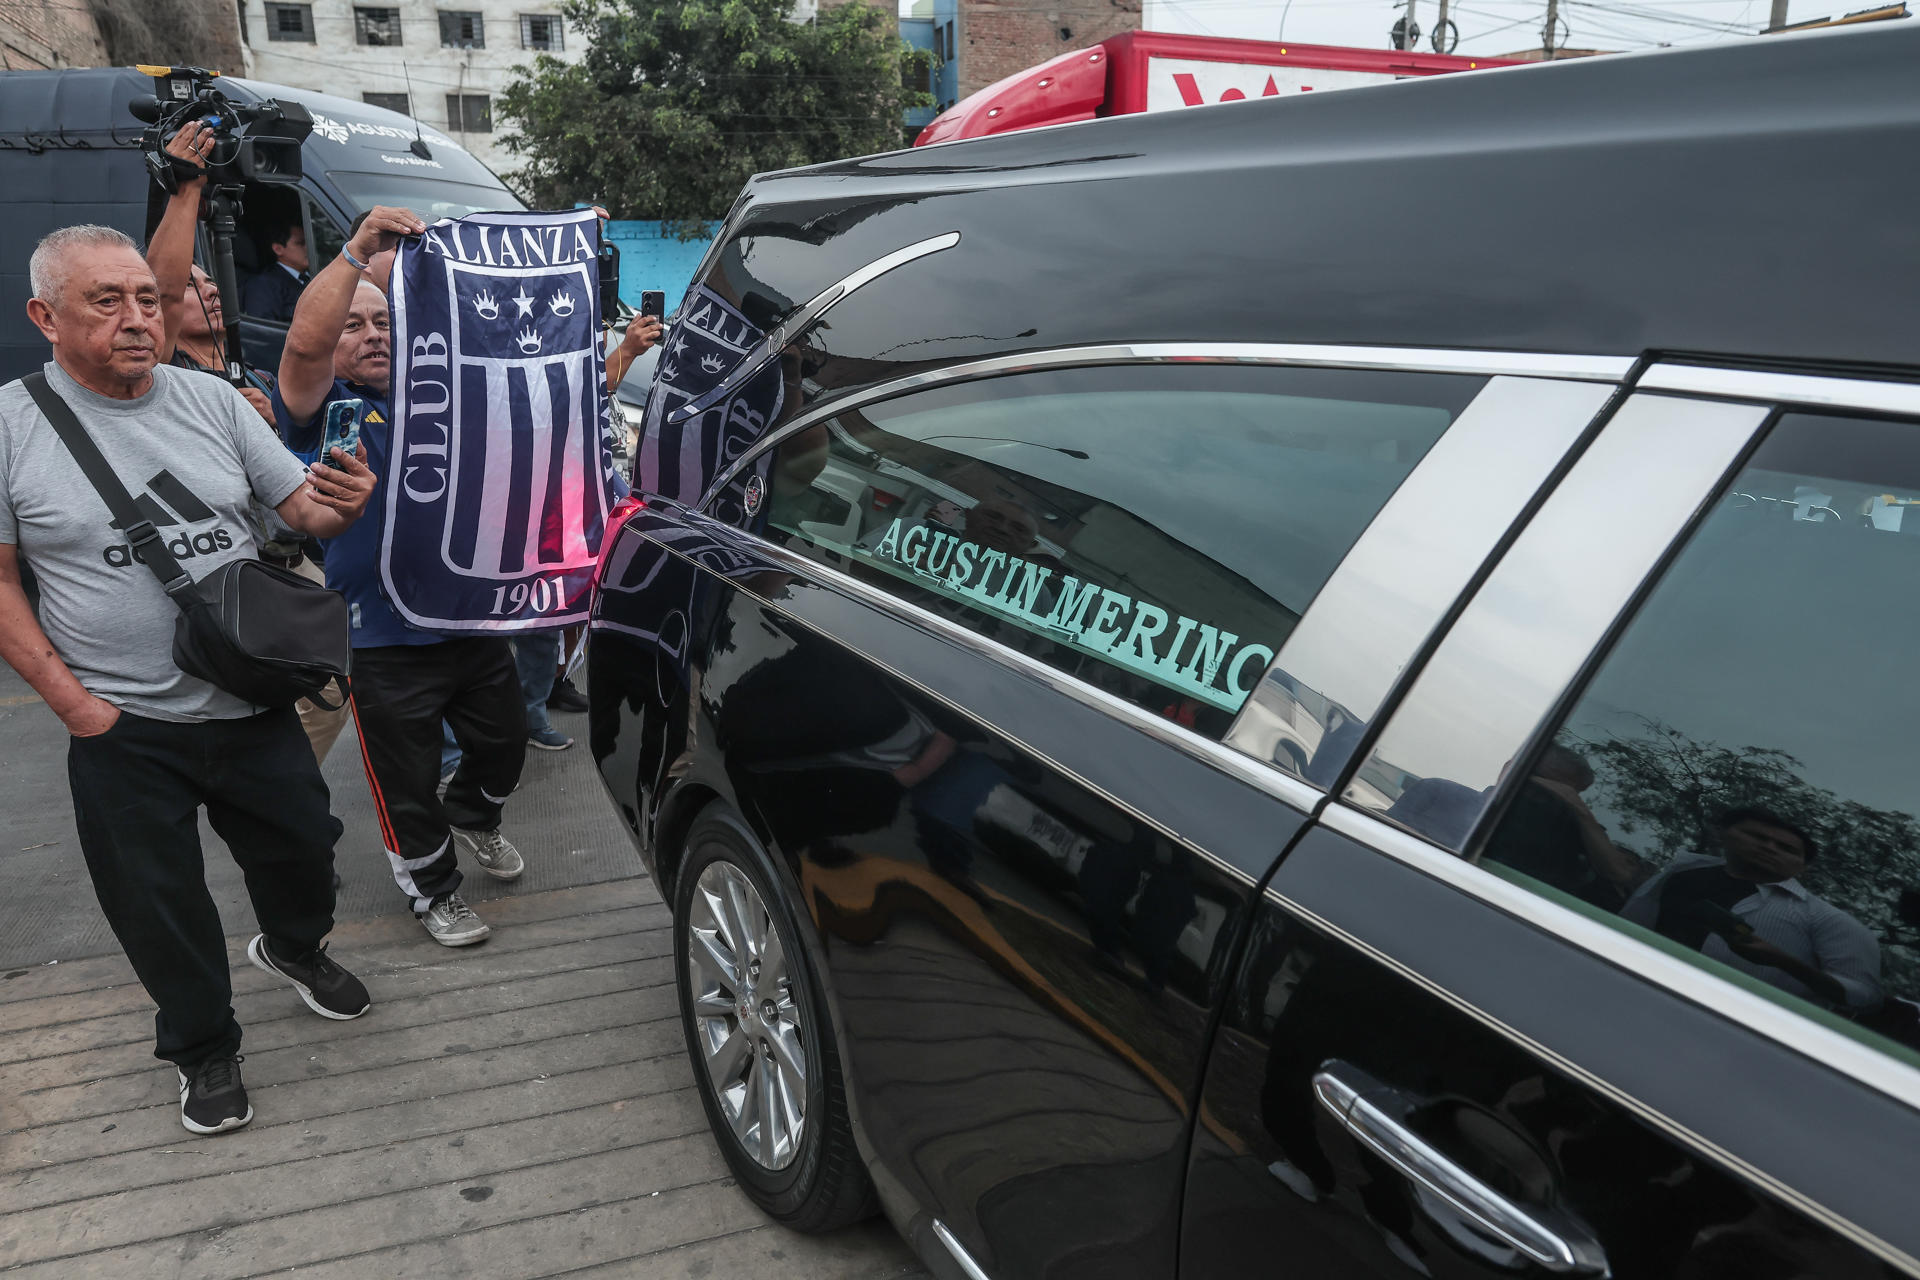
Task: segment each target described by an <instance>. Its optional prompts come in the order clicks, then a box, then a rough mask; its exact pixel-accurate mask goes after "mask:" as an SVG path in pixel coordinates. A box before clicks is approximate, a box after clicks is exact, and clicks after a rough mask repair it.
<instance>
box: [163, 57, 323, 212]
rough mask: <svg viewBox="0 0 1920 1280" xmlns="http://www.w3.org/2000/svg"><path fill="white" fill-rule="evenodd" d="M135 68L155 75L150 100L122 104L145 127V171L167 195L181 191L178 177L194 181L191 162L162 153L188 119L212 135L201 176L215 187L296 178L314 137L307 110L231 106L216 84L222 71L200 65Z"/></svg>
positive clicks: (273, 103)
mask: <svg viewBox="0 0 1920 1280" xmlns="http://www.w3.org/2000/svg"><path fill="white" fill-rule="evenodd" d="M139 69H140V70H141V71H143V72H145V73H146V74H147V75H150V76H152V77H153V89H154V96H153V97H151V98H135V99H134V100H133V101H132V102H131V103H129V104H128V106H129V108H130V109H131V110H132V112H133V116H134V119H136V120H139V121H141V122H143V123H144V124H146V125H147V126H148V129H147V131H146V134H145V135H144V136H143V137H142V138H141V146H142V147H143V149H144V150H145V151H146V159H147V171H148V172H149V173H151V174H152V175H153V180H154V182H156V183H157V184H159V186H160V189H161V190H163V191H165V192H166V193H167V194H168V195H172V194H173V193H174V192H175V191H177V190H179V188H180V182H181V180H182V179H185V178H193V177H197V176H199V175H198V171H197V170H196V169H195V168H194V167H193V166H192V165H191V164H189V163H187V162H185V161H181V160H176V159H174V158H173V157H172V156H170V155H168V154H167V153H166V145H167V142H168V140H169V139H171V138H172V137H173V135H174V134H176V133H178V132H179V131H180V129H181V127H182V126H184V125H185V124H187V122H188V121H191V120H202V121H204V122H205V123H206V124H207V127H208V128H210V129H212V130H213V133H214V139H215V141H214V146H213V151H212V152H211V153H210V154H209V155H208V156H207V177H208V178H209V179H210V180H211V181H212V182H213V183H214V185H216V186H237V185H239V184H241V183H245V182H266V183H275V184H282V185H284V184H291V183H296V182H299V181H300V178H301V176H302V169H301V165H300V145H301V144H302V143H303V142H305V141H306V140H307V135H308V134H310V133H312V132H313V117H312V116H310V115H308V114H307V109H306V108H305V107H303V106H301V105H300V104H299V103H297V102H282V101H280V100H279V99H277V98H269V99H268V100H267V101H265V102H235V101H234V100H233V99H231V98H229V97H227V95H226V94H224V93H221V92H220V90H219V89H217V88H215V87H214V83H213V82H214V81H215V80H216V79H218V78H219V75H220V73H219V72H218V71H208V70H206V69H205V68H203V67H152V66H143V67H141V68H139Z"/></svg>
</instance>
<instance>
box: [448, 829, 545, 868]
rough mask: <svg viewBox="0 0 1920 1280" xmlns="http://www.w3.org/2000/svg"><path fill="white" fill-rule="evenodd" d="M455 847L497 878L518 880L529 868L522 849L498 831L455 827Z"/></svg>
mask: <svg viewBox="0 0 1920 1280" xmlns="http://www.w3.org/2000/svg"><path fill="white" fill-rule="evenodd" d="M453 847H454V848H455V849H457V850H458V851H459V852H461V853H464V854H467V855H469V856H470V857H472V859H473V860H474V861H475V862H477V863H479V864H480V869H481V870H482V871H484V872H486V873H487V874H488V875H490V876H492V877H493V878H494V879H495V880H518V879H519V878H520V873H521V872H523V871H525V870H526V869H527V863H526V859H524V858H522V857H521V856H520V851H519V850H518V849H516V848H514V847H513V846H512V845H510V844H508V843H507V838H506V837H505V836H503V835H501V834H500V833H499V832H498V831H463V830H461V829H460V828H459V827H455V828H453Z"/></svg>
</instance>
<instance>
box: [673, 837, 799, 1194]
mask: <svg viewBox="0 0 1920 1280" xmlns="http://www.w3.org/2000/svg"><path fill="white" fill-rule="evenodd" d="M692 908H693V909H692V911H691V913H690V914H689V916H688V921H687V923H688V926H689V927H688V930H687V982H688V984H689V987H690V988H691V991H690V994H691V995H692V997H693V1024H694V1029H695V1035H696V1038H697V1043H698V1046H699V1049H700V1051H701V1056H702V1058H703V1059H704V1061H705V1063H706V1069H707V1078H708V1080H709V1081H710V1082H711V1083H712V1085H713V1092H714V1096H715V1097H716V1098H717V1099H718V1100H719V1103H720V1109H721V1111H722V1113H723V1114H724V1115H725V1116H726V1119H727V1122H728V1124H729V1125H731V1126H732V1128H733V1135H734V1137H735V1138H737V1139H739V1141H740V1145H741V1147H742V1148H743V1149H745V1151H746V1152H747V1154H749V1155H750V1156H752V1157H753V1159H754V1161H755V1162H756V1163H758V1164H759V1165H760V1166H761V1167H762V1168H765V1169H770V1170H777V1169H784V1168H786V1167H787V1166H788V1165H789V1164H791V1163H792V1162H793V1158H794V1156H795V1155H796V1154H798V1152H799V1150H800V1142H801V1138H802V1137H803V1136H804V1133H805V1129H806V1108H807V1055H806V1040H805V1034H806V1029H805V1027H804V1026H802V1024H801V1017H800V1009H799V1007H798V1006H797V1004H796V1002H795V1000H794V992H793V978H792V975H791V973H790V972H789V971H788V966H787V948H786V941H785V939H783V938H782V937H781V936H780V930H779V927H778V926H777V925H776V924H775V923H774V922H773V918H772V916H771V915H769V914H768V912H767V908H766V904H765V903H764V902H762V901H761V899H760V894H759V892H758V891H757V890H755V889H754V887H753V882H752V881H750V880H748V879H747V877H746V875H745V874H744V873H742V872H741V871H740V869H739V868H738V867H735V866H733V865H732V864H730V863H728V862H726V861H724V860H723V861H716V862H713V863H711V864H709V865H708V866H707V867H706V868H705V869H703V870H702V871H701V873H700V878H699V880H698V882H697V883H696V884H695V886H694V893H693V902H692Z"/></svg>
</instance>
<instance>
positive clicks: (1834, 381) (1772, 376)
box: [1636, 364, 1920, 415]
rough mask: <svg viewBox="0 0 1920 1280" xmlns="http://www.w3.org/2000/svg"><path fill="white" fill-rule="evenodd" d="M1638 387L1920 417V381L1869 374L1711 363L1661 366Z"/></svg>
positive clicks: (1641, 380) (1648, 374)
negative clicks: (1845, 375)
mask: <svg viewBox="0 0 1920 1280" xmlns="http://www.w3.org/2000/svg"><path fill="white" fill-rule="evenodd" d="M1636 389H1641V390H1657V391H1684V392H1689V393H1691V394H1694V395H1702V396H1722V397H1725V398H1728V399H1734V400H1764V401H1767V402H1768V403H1772V404H1791V405H1802V406H1807V407H1811V408H1822V409H1866V410H1870V411H1872V412H1875V413H1897V414H1914V415H1920V383H1913V382H1879V381H1873V380H1871V379H1867V378H1830V377H1824V376H1820V375H1815V374H1806V373H1764V372H1760V371H1758V370H1754V369H1716V368H1712V367H1709V366H1705V365H1691V364H1656V365H1654V366H1652V367H1651V368H1649V369H1648V370H1647V371H1646V372H1645V373H1643V374H1641V376H1640V380H1639V382H1638V383H1637V384H1636Z"/></svg>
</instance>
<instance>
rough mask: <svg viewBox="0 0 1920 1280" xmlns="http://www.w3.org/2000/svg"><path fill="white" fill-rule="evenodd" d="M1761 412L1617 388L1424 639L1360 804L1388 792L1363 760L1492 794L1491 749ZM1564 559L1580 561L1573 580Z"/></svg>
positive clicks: (1529, 739) (1550, 681)
mask: <svg viewBox="0 0 1920 1280" xmlns="http://www.w3.org/2000/svg"><path fill="white" fill-rule="evenodd" d="M1768 417H1769V413H1768V410H1767V409H1766V407H1765V406H1763V405H1757V404H1751V403H1745V402H1740V401H1730V400H1695V399H1689V398H1685V397H1680V396H1673V395H1666V394H1658V393H1646V392H1639V391H1638V390H1636V392H1635V394H1633V395H1631V396H1628V397H1627V398H1626V399H1625V400H1623V401H1622V402H1621V403H1620V404H1619V406H1618V407H1617V408H1615V409H1614V411H1613V414H1612V416H1610V417H1609V418H1608V419H1607V423H1606V426H1605V427H1604V428H1603V429H1602V430H1601V431H1600V433H1599V435H1597V436H1596V437H1595V438H1594V439H1593V441H1592V442H1591V443H1589V444H1588V445H1587V447H1586V448H1585V450H1583V451H1582V452H1581V454H1580V457H1579V459H1578V460H1577V461H1576V462H1575V464H1574V466H1573V468H1572V469H1571V470H1569V471H1568V472H1567V474H1566V475H1565V476H1564V477H1562V478H1561V480H1560V481H1559V483H1558V484H1557V485H1555V486H1554V488H1553V490H1552V492H1550V493H1549V494H1548V495H1547V499H1546V501H1545V502H1544V503H1543V504H1542V505H1541V506H1540V507H1539V509H1538V510H1536V511H1535V512H1534V514H1533V516H1532V517H1531V518H1530V519H1529V520H1528V521H1527V523H1526V524H1525V526H1524V527H1522V528H1521V530H1520V532H1519V536H1518V537H1516V538H1515V539H1514V540H1513V542H1512V543H1511V544H1510V545H1509V546H1508V547H1507V549H1506V551H1505V552H1504V553H1503V554H1502V555H1501V557H1500V559H1499V561H1498V562H1497V563H1495V564H1494V565H1493V567H1492V570H1491V572H1489V573H1488V574H1487V576H1486V577H1485V578H1484V579H1483V580H1482V581H1481V583H1480V585H1479V587H1478V588H1477V589H1476V590H1475V592H1474V594H1473V596H1472V598H1471V599H1469V600H1468V601H1467V603H1466V605H1465V607H1464V608H1463V609H1462V610H1461V611H1460V613H1459V614H1458V616H1456V617H1455V618H1454V619H1453V621H1452V623H1451V624H1450V625H1449V626H1448V628H1447V631H1446V633H1445V634H1444V635H1443V636H1442V637H1441V638H1440V641H1439V643H1438V644H1437V645H1435V646H1434V648H1433V649H1432V651H1431V652H1430V653H1428V654H1427V655H1426V657H1425V661H1424V663H1423V664H1422V666H1421V668H1420V670H1419V671H1418V673H1417V674H1415V675H1414V676H1413V677H1412V679H1411V681H1410V682H1409V683H1408V684H1407V686H1406V689H1405V692H1404V693H1402V694H1401V695H1400V696H1399V701H1398V702H1397V703H1396V704H1395V705H1394V706H1393V707H1392V708H1391V709H1390V712H1389V714H1388V716H1387V718H1386V720H1385V723H1384V724H1383V725H1382V726H1381V728H1380V729H1379V731H1378V732H1377V734H1376V735H1375V736H1374V738H1373V741H1372V744H1371V745H1370V746H1369V747H1368V748H1367V754H1366V756H1365V763H1364V764H1362V766H1361V768H1360V770H1359V771H1353V772H1351V775H1350V777H1349V780H1348V786H1347V789H1346V792H1345V793H1344V794H1345V797H1346V798H1347V799H1348V800H1350V801H1352V802H1353V803H1354V804H1355V807H1356V808H1360V809H1362V810H1363V811H1365V810H1367V809H1369V808H1372V809H1373V810H1374V811H1376V812H1384V811H1385V810H1386V809H1387V808H1389V807H1390V806H1391V804H1392V803H1393V801H1392V799H1391V798H1389V797H1387V796H1386V795H1385V794H1384V793H1380V792H1377V791H1376V792H1375V793H1374V794H1373V795H1372V796H1371V798H1368V799H1363V798H1361V792H1362V781H1361V779H1362V776H1363V773H1364V771H1365V770H1366V769H1367V767H1368V766H1379V767H1381V768H1384V769H1386V770H1391V771H1394V772H1400V773H1405V774H1407V775H1409V776H1411V777H1421V776H1423V775H1424V776H1427V777H1434V778H1440V779H1444V780H1447V781H1451V782H1454V783H1458V784H1460V785H1461V786H1463V787H1465V788H1466V789H1467V790H1468V791H1472V792H1481V793H1483V794H1485V795H1492V794H1493V792H1492V790H1491V789H1492V788H1496V787H1499V786H1500V784H1501V782H1502V774H1501V773H1500V772H1499V771H1498V770H1499V768H1501V767H1503V766H1500V765H1499V762H1500V761H1503V760H1508V761H1510V760H1514V759H1517V758H1519V756H1520V755H1521V754H1522V753H1524V752H1525V751H1526V750H1527V748H1528V747H1529V745H1530V744H1532V743H1533V741H1534V740H1535V738H1536V736H1537V735H1538V734H1540V733H1541V732H1542V731H1543V729H1544V728H1545V726H1546V725H1547V723H1548V721H1549V720H1550V719H1551V717H1552V716H1553V714H1554V711H1555V709H1556V707H1558V706H1559V703H1560V700H1561V699H1562V698H1563V697H1564V696H1565V695H1566V693H1567V691H1568V690H1569V689H1571V688H1573V687H1574V686H1575V684H1576V683H1577V682H1578V681H1579V680H1580V679H1581V677H1582V673H1583V671H1584V670H1585V667H1586V665H1587V663H1588V662H1589V661H1590V660H1591V659H1592V658H1593V657H1594V655H1595V654H1596V653H1598V652H1599V651H1600V650H1601V649H1602V647H1603V646H1605V645H1606V644H1607V643H1608V641H1609V637H1610V635H1611V633H1612V629H1613V628H1614V627H1615V626H1616V625H1617V624H1618V623H1619V622H1620V620H1621V619H1622V618H1623V617H1625V616H1626V615H1627V613H1628V611H1630V610H1631V609H1633V608H1634V607H1635V605H1636V602H1637V600H1638V599H1639V596H1640V593H1641V592H1642V590H1643V589H1644V588H1646V587H1647V586H1648V584H1649V583H1650V581H1651V580H1652V578H1653V575H1655V574H1656V573H1657V572H1658V571H1659V570H1660V567H1661V565H1662V563H1663V562H1664V559H1665V557H1666V556H1667V555H1668V554H1669V553H1670V552H1671V551H1672V550H1673V549H1674V548H1675V547H1677V546H1680V545H1681V544H1682V543H1683V542H1684V540H1685V539H1686V538H1687V537H1688V535H1689V531H1690V530H1691V529H1692V528H1693V526H1694V523H1695V520H1696V518H1697V517H1698V516H1699V515H1700V514H1701V513H1702V512H1704V511H1705V510H1707V509H1708V507H1709V506H1710V505H1711V504H1712V503H1713V502H1714V501H1716V499H1717V497H1718V495H1719V493H1720V491H1721V488H1722V486H1723V485H1724V484H1725V482H1726V479H1727V477H1728V476H1730V475H1731V474H1732V473H1733V471H1734V470H1735V469H1736V468H1737V466H1738V464H1739V461H1740V458H1741V457H1742V456H1743V455H1744V453H1745V451H1746V450H1747V448H1748V447H1749V446H1750V445H1751V443H1752V442H1753V440H1755V439H1756V438H1758V436H1759V435H1760V433H1761V432H1762V431H1763V430H1764V429H1765V426H1766V422H1767V419H1768ZM1661 448H1665V450H1666V452H1665V453H1660V452H1657V450H1659V449H1661ZM1596 513H1607V514H1615V515H1616V517H1617V518H1616V523H1615V526H1614V528H1613V531H1612V535H1611V536H1610V537H1608V538H1606V539H1604V540H1595V539H1593V538H1592V537H1591V533H1590V530H1591V526H1592V523H1593V517H1594V515H1595V514H1596ZM1618 513H1625V516H1619V515H1618ZM1626 517H1631V518H1630V519H1628V518H1626ZM1568 565H1580V566H1581V572H1580V575H1579V589H1578V590H1577V591H1571V590H1569V588H1568V583H1569V581H1570V579H1569V576H1568V573H1567V570H1566V566H1568ZM1495 672H1497V679H1496V678H1495V677H1494V676H1492V675H1491V674H1490V673H1495ZM1489 693H1492V694H1494V695H1497V696H1488V694H1489ZM1443 743H1444V746H1442V745H1441V744H1443ZM1442 755H1444V757H1445V759H1444V762H1442V761H1441V760H1440V759H1439V757H1440V756H1442ZM1487 803H1488V802H1487V801H1485V800H1483V801H1481V802H1480V803H1479V805H1478V807H1477V808H1476V809H1475V810H1474V811H1473V813H1472V816H1471V822H1470V823H1469V825H1468V828H1465V829H1462V830H1460V831H1458V832H1456V833H1455V834H1456V835H1457V836H1458V837H1459V838H1460V839H1461V840H1463V841H1464V840H1466V839H1467V838H1468V837H1469V836H1470V835H1471V834H1472V829H1473V828H1479V827H1480V826H1481V825H1482V823H1481V819H1482V817H1483V816H1484V813H1485V811H1486V808H1487ZM1462 816H1465V815H1462ZM1415 825H1417V824H1415Z"/></svg>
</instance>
